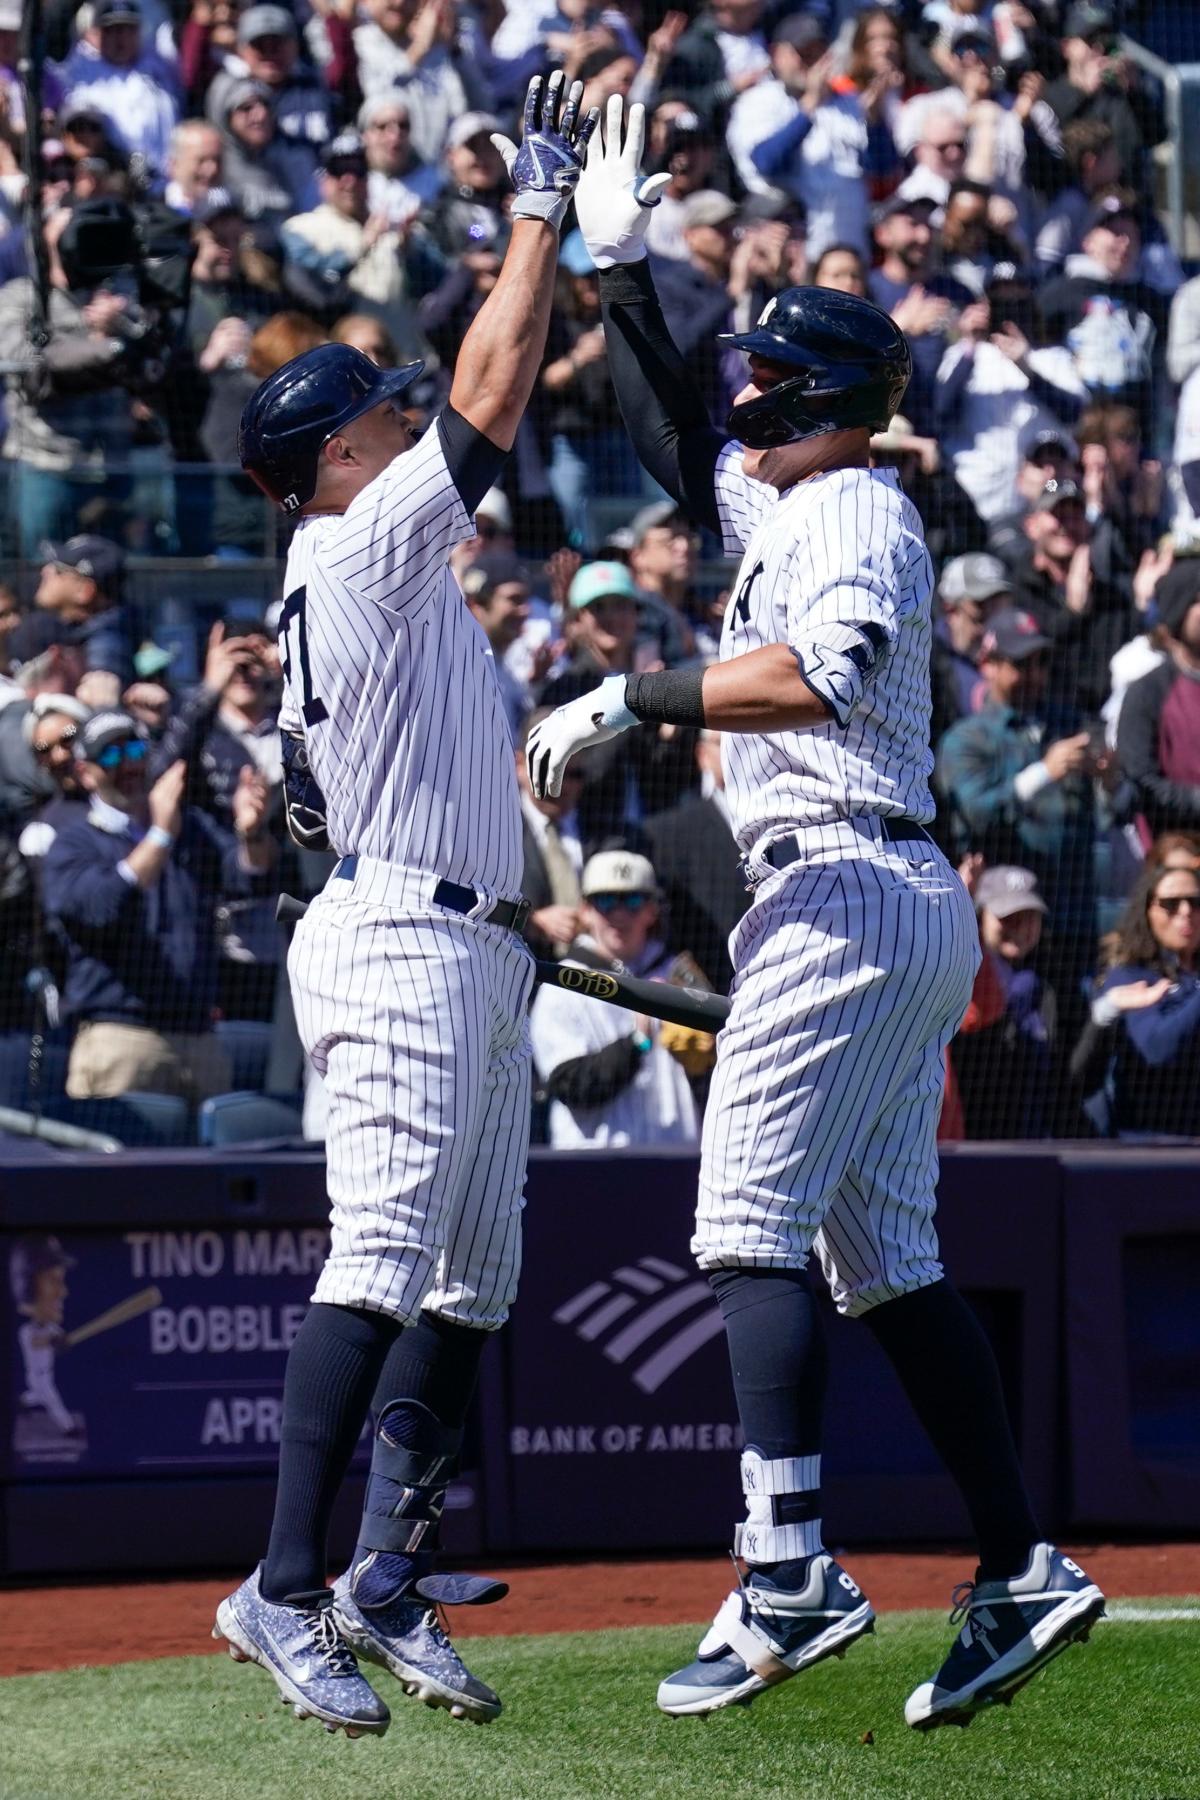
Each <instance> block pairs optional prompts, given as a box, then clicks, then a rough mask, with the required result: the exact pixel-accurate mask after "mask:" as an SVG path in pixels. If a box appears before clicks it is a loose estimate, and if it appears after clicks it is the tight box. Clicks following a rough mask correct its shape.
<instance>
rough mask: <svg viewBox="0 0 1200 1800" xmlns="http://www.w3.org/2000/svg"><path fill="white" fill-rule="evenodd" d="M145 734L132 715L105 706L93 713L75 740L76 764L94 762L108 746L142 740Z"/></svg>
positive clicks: (114, 707) (119, 708) (116, 707)
mask: <svg viewBox="0 0 1200 1800" xmlns="http://www.w3.org/2000/svg"><path fill="white" fill-rule="evenodd" d="M145 735H146V734H145V732H144V731H143V730H142V728H141V726H140V725H139V724H138V722H137V720H136V719H135V718H134V716H133V714H132V713H127V712H125V711H124V709H123V708H121V707H119V706H106V707H105V708H104V709H103V710H102V711H101V712H96V713H93V714H92V716H91V718H90V719H88V721H87V722H86V724H85V725H84V726H83V727H82V728H81V730H80V732H79V735H78V737H77V738H76V739H75V758H76V761H77V762H95V760H96V758H97V757H98V756H100V755H102V754H103V752H104V751H105V750H107V749H108V748H109V746H110V744H124V743H126V742H127V741H128V740H129V739H130V738H144V737H145Z"/></svg>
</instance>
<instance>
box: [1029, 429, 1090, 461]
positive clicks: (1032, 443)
mask: <svg viewBox="0 0 1200 1800" xmlns="http://www.w3.org/2000/svg"><path fill="white" fill-rule="evenodd" d="M1050 449H1056V450H1061V451H1062V453H1063V455H1064V456H1066V457H1068V458H1069V459H1070V461H1071V462H1078V461H1079V445H1078V444H1077V443H1076V442H1075V439H1074V438H1073V437H1072V436H1071V434H1070V432H1069V431H1056V430H1055V429H1054V427H1053V426H1048V427H1046V429H1044V430H1042V431H1036V432H1035V433H1034V434H1033V436H1032V437H1031V438H1030V440H1029V442H1028V443H1027V444H1026V445H1025V448H1024V450H1023V452H1022V454H1023V455H1024V458H1025V461H1026V462H1036V461H1037V459H1038V451H1039V450H1050Z"/></svg>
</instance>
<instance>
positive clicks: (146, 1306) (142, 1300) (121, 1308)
mask: <svg viewBox="0 0 1200 1800" xmlns="http://www.w3.org/2000/svg"><path fill="white" fill-rule="evenodd" d="M161 1304H162V1289H161V1288H156V1287H146V1288H139V1289H138V1291H137V1293H136V1294H130V1296H129V1298H128V1300H118V1302H117V1304H116V1305H115V1306H110V1307H109V1309H108V1311H107V1312H102V1313H97V1315H96V1317H95V1318H94V1319H89V1320H88V1322H87V1324H86V1325H77V1326H76V1327H75V1330H74V1331H68V1333H67V1335H66V1337H65V1338H64V1339H63V1349H64V1350H73V1349H74V1348H75V1345H76V1344H82V1343H86V1341H87V1339H88V1338H94V1337H99V1336H100V1333H101V1332H102V1331H111V1330H112V1329H113V1327H114V1326H116V1325H125V1324H128V1322H129V1320H130V1319H136V1318H138V1317H139V1316H140V1315H141V1314H142V1313H144V1312H149V1311H150V1308H151V1307H152V1306H160V1305H161Z"/></svg>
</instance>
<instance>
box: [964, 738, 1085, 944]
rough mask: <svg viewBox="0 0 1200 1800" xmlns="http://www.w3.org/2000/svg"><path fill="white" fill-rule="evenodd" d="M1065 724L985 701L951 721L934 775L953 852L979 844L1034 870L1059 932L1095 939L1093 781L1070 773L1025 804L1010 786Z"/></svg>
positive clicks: (998, 859) (994, 856)
mask: <svg viewBox="0 0 1200 1800" xmlns="http://www.w3.org/2000/svg"><path fill="white" fill-rule="evenodd" d="M1069 730H1070V726H1069V722H1066V721H1064V722H1063V723H1061V724H1060V723H1054V724H1051V723H1049V722H1048V721H1047V720H1045V719H1028V718H1022V717H1020V715H1019V714H1017V713H1015V712H1014V711H1013V710H1012V708H1011V707H1008V706H985V707H984V708H983V710H982V711H981V712H977V713H973V714H972V715H971V716H970V717H969V718H966V719H960V720H959V721H958V723H957V724H955V725H952V726H951V727H950V729H949V731H947V732H946V734H945V736H944V737H943V738H942V741H941V743H940V744H939V745H938V748H937V766H936V770H935V775H934V779H935V781H936V784H937V786H938V788H939V789H940V791H941V792H942V794H943V795H944V796H945V798H946V800H947V801H948V802H949V805H950V814H951V818H950V822H951V829H952V833H953V837H954V848H955V850H956V851H957V852H958V854H960V855H962V854H965V853H966V851H968V850H982V852H983V854H984V856H986V858H987V860H988V862H989V863H993V864H995V863H1016V864H1018V865H1019V866H1020V867H1022V868H1026V869H1032V870H1033V872H1034V874H1035V875H1036V876H1037V878H1038V885H1039V887H1040V888H1041V889H1042V892H1043V893H1044V894H1045V896H1046V899H1047V902H1048V903H1049V906H1050V910H1051V913H1052V914H1053V918H1052V921H1051V922H1052V924H1053V926H1054V927H1055V929H1056V931H1058V932H1060V933H1061V932H1063V931H1066V932H1067V933H1069V934H1070V935H1072V936H1074V935H1075V934H1076V933H1084V934H1086V941H1087V945H1088V947H1089V948H1090V946H1091V943H1092V938H1093V917H1092V915H1093V907H1094V892H1095V869H1094V858H1093V842H1094V839H1095V832H1096V804H1095V796H1094V794H1093V791H1092V783H1091V779H1090V777H1088V776H1084V775H1068V776H1067V777H1066V779H1065V780H1064V781H1055V782H1050V783H1049V784H1048V785H1047V786H1046V787H1044V788H1042V790H1041V792H1040V793H1039V794H1036V795H1035V796H1034V798H1033V799H1032V800H1030V801H1028V802H1026V801H1022V800H1020V799H1018V797H1017V794H1016V791H1015V789H1014V787H1013V782H1014V780H1015V778H1016V777H1017V776H1018V775H1019V774H1020V773H1021V770H1022V769H1027V768H1028V767H1029V766H1030V764H1031V763H1035V762H1038V761H1039V760H1040V758H1041V754H1042V751H1043V749H1045V748H1046V747H1047V746H1048V745H1050V744H1052V743H1054V742H1055V741H1056V740H1057V739H1058V738H1061V737H1065V736H1067V735H1068V733H1069Z"/></svg>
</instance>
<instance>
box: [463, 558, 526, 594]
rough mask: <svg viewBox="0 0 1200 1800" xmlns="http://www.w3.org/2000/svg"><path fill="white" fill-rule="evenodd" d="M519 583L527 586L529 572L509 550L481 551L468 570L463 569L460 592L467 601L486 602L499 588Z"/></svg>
mask: <svg viewBox="0 0 1200 1800" xmlns="http://www.w3.org/2000/svg"><path fill="white" fill-rule="evenodd" d="M515 581H519V582H520V583H521V586H522V587H526V588H527V587H528V586H529V570H528V569H527V568H526V567H525V564H524V563H523V562H522V561H521V559H520V557H519V556H514V555H513V554H512V552H511V551H509V550H481V551H480V553H479V555H478V556H477V557H476V558H475V561H474V562H473V563H472V564H471V566H470V568H469V569H464V571H463V578H462V591H463V593H464V594H465V595H466V596H467V599H468V600H486V599H487V598H488V596H489V595H490V594H494V593H495V591H496V589H497V588H499V587H507V586H509V585H510V584H511V583H512V582H515Z"/></svg>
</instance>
